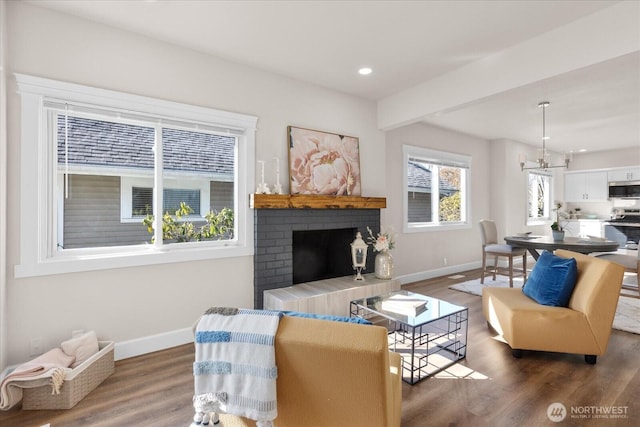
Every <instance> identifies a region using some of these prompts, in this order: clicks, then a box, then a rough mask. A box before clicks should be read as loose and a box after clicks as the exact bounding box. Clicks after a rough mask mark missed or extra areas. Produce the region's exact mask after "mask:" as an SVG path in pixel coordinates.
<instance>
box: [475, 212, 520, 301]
mask: <svg viewBox="0 0 640 427" xmlns="http://www.w3.org/2000/svg"><path fill="white" fill-rule="evenodd" d="M480 236H481V238H482V275H481V276H480V283H482V284H484V276H485V274H486V272H487V256H489V257H493V270H492V271H491V273H492V274H493V280H496V274H497V273H498V258H499V257H505V258H507V259H508V261H509V267H508V272H509V287H511V288H512V287H513V274H514V268H513V257H520V256H521V257H522V268H521V269H515V272H516V273H517V274H516V275H517V276H523V277H524V280H527V250H526V249H524V248H514V247H513V246H511V245H507V244H504V243H502V244H500V243H498V230H497V229H496V223H495V222H494V221H491V220H487V219H483V220H481V221H480Z"/></svg>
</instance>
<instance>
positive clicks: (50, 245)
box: [15, 74, 257, 277]
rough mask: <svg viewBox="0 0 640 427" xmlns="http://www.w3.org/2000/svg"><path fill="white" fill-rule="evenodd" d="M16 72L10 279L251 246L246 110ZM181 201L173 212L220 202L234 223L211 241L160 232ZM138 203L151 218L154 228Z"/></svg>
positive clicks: (199, 211) (251, 142) (197, 216)
mask: <svg viewBox="0 0 640 427" xmlns="http://www.w3.org/2000/svg"><path fill="white" fill-rule="evenodd" d="M16 80H17V82H18V90H19V94H20V95H21V101H22V110H21V114H22V116H21V150H22V151H21V180H22V182H21V202H20V206H21V212H22V217H21V218H22V222H21V227H20V243H21V250H20V264H19V265H17V266H16V267H15V275H16V277H26V276H35V275H47V274H57V273H65V272H74V271H90V270H99V269H106V268H117V267H129V266H137V265H151V264H157V263H167V262H180V261H192V260H201V259H210V258H220V257H230V256H246V255H251V254H252V253H253V215H251V214H250V211H249V207H248V203H243V202H245V201H246V200H248V195H249V193H250V191H251V187H252V186H251V185H250V183H252V182H253V180H254V176H253V174H254V172H253V168H252V167H251V166H250V165H253V163H254V154H253V153H254V149H255V129H256V123H257V118H256V117H253V116H248V115H242V114H237V113H229V112H225V111H220V110H214V109H210V108H204V107H198V106H192V105H187V104H181V103H176V102H170V101H164V100H158V99H154V98H148V97H142V96H137V95H131V94H125V93H120V92H115V91H110V90H104V89H97V88H93V87H87V86H82V85H77V84H73V83H66V82H60V81H54V80H49V79H44V78H40V77H33V76H27V75H22V74H16ZM181 202H182V203H185V204H188V205H189V206H190V207H191V208H192V213H191V214H190V215H188V217H186V218H182V221H185V220H189V221H193V222H194V224H195V223H196V222H197V221H202V220H203V218H204V217H205V216H206V214H207V213H208V212H209V211H210V210H215V209H226V210H228V211H231V212H233V215H232V216H233V225H232V228H233V230H232V231H231V230H230V231H228V232H227V233H225V235H224V237H220V238H218V239H209V240H205V239H199V240H198V241H187V242H182V241H181V240H178V241H177V242H180V243H176V240H175V239H174V240H165V239H163V232H162V228H163V227H162V223H161V221H159V218H162V216H163V214H164V213H165V212H166V211H171V209H173V208H174V207H175V206H178V205H179V204H180V203H181ZM145 212H146V213H147V214H150V215H152V216H153V217H154V219H155V221H154V222H153V229H152V230H151V233H152V235H149V231H147V227H144V226H143V224H142V221H141V219H142V218H143V217H145V216H146V215H143V213H145ZM126 227H129V228H126ZM151 237H153V239H151ZM74 239H75V240H74ZM127 239H128V240H127ZM78 242H80V243H78Z"/></svg>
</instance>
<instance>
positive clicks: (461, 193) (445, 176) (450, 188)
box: [403, 146, 471, 231]
mask: <svg viewBox="0 0 640 427" xmlns="http://www.w3.org/2000/svg"><path fill="white" fill-rule="evenodd" d="M403 152H404V159H405V162H406V163H405V168H406V174H407V176H406V182H407V188H406V193H405V194H406V199H405V203H406V207H407V212H406V223H405V230H407V231H411V230H413V231H420V230H428V229H434V227H436V228H437V227H438V226H442V227H458V226H467V223H466V221H467V217H468V215H467V212H466V210H467V209H468V203H467V197H468V195H467V188H468V184H467V180H468V177H469V167H470V162H471V158H470V157H468V156H464V155H459V154H452V153H446V152H441V151H435V150H431V149H428V148H422V147H410V146H404V147H403Z"/></svg>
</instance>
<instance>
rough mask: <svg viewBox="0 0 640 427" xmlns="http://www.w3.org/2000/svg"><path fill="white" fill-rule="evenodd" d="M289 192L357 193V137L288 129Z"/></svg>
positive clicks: (358, 179)
mask: <svg viewBox="0 0 640 427" xmlns="http://www.w3.org/2000/svg"><path fill="white" fill-rule="evenodd" d="M287 131H288V134H289V177H290V181H291V182H290V185H291V187H290V193H291V194H324V195H335V196H360V192H361V189H360V149H359V147H358V144H359V142H358V138H355V137H352V136H344V135H337V134H334V133H327V132H320V131H316V130H310V129H302V128H297V127H293V126H289V127H288V128H287Z"/></svg>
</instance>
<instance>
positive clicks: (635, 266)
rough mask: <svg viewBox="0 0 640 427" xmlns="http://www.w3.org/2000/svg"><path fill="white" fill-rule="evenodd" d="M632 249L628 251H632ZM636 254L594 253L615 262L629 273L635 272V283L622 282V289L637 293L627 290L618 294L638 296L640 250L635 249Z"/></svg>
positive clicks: (639, 287) (639, 296)
mask: <svg viewBox="0 0 640 427" xmlns="http://www.w3.org/2000/svg"><path fill="white" fill-rule="evenodd" d="M632 252H633V251H629V253H632ZM635 252H636V256H633V255H630V254H627V255H625V254H620V253H603V254H598V255H596V257H597V258H600V259H606V260H607V261H611V262H615V263H616V264H620V265H622V266H623V267H624V271H626V272H629V273H636V277H637V278H636V281H637V285H636V286H634V285H629V284H626V283H624V282H622V289H624V290H627V291H633V292H635V293H637V295H634V294H630V293H628V292H622V293H620V296H625V297H631V298H640V250H636V251H635Z"/></svg>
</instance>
